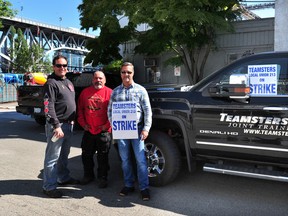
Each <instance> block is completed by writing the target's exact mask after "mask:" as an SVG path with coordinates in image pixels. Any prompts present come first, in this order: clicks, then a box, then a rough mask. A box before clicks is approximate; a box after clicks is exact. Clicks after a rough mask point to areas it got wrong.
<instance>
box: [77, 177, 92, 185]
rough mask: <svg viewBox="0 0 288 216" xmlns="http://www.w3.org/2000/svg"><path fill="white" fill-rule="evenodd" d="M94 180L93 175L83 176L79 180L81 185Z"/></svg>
mask: <svg viewBox="0 0 288 216" xmlns="http://www.w3.org/2000/svg"><path fill="white" fill-rule="evenodd" d="M92 181H94V177H88V176H84V177H83V178H82V179H81V180H80V184H81V185H87V184H89V183H90V182H92Z"/></svg>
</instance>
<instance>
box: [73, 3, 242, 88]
mask: <svg viewBox="0 0 288 216" xmlns="http://www.w3.org/2000/svg"><path fill="white" fill-rule="evenodd" d="M238 5H239V1H238V0H217V1H215V0H158V1H155V0H153V1H152V0H142V1H127V0H111V1H106V0H100V1H94V0H83V3H82V4H80V5H79V6H78V10H79V11H80V20H81V25H82V28H83V29H86V30H88V29H89V28H92V29H93V30H96V29H98V28H100V29H101V33H100V36H99V37H98V38H95V39H93V40H92V41H90V42H89V43H88V45H87V48H88V49H90V50H91V53H89V54H88V56H87V59H85V61H86V62H93V64H95V65H97V64H98V63H103V64H105V63H107V62H109V61H111V60H115V59H120V58H121V57H120V56H119V48H118V47H119V44H123V43H125V42H126V41H129V40H137V41H138V42H139V45H138V46H136V48H135V52H136V53H142V54H145V55H148V56H149V55H155V54H160V53H163V52H173V53H174V55H173V58H171V59H169V60H168V61H167V64H170V65H174V66H179V65H184V66H185V69H186V71H188V77H189V80H190V83H191V84H194V83H196V82H198V81H199V80H200V79H202V78H203V72H204V66H205V63H206V60H207V58H208V55H209V52H210V50H211V49H212V48H213V47H215V45H216V44H215V37H216V32H217V31H219V30H226V31H227V30H232V25H231V21H234V20H236V19H239V11H238V10H235V8H238V7H237V6H238ZM123 17H127V18H128V24H127V25H126V26H124V27H122V26H120V24H119V20H121V19H122V18H123ZM143 23H145V24H148V26H149V27H150V28H149V30H147V31H146V32H145V33H144V32H137V31H136V27H137V25H139V24H143Z"/></svg>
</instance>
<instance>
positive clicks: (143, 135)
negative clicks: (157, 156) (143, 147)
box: [140, 130, 149, 140]
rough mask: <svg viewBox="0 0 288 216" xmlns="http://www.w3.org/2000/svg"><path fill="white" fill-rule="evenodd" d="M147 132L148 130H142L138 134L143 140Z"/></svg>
mask: <svg viewBox="0 0 288 216" xmlns="http://www.w3.org/2000/svg"><path fill="white" fill-rule="evenodd" d="M148 134H149V132H148V131H145V130H142V132H141V134H140V137H141V140H145V139H146V138H147V137H148Z"/></svg>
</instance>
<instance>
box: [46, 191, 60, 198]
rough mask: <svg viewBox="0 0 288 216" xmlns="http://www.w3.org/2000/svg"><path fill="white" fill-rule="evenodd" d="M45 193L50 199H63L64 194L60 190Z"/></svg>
mask: <svg viewBox="0 0 288 216" xmlns="http://www.w3.org/2000/svg"><path fill="white" fill-rule="evenodd" d="M43 193H44V194H46V195H47V196H48V197H50V198H61V197H62V196H63V194H62V192H61V191H60V190H57V189H54V190H49V191H47V190H44V189H43Z"/></svg>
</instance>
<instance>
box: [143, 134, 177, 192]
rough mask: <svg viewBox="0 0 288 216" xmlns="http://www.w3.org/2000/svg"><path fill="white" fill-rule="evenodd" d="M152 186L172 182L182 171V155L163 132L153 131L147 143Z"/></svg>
mask: <svg viewBox="0 0 288 216" xmlns="http://www.w3.org/2000/svg"><path fill="white" fill-rule="evenodd" d="M145 150H146V157H147V162H148V175H149V182H150V185H151V186H164V185H166V184H168V183H170V182H172V181H173V180H174V179H175V178H176V177H177V175H178V173H179V171H180V169H181V154H180V151H179V149H178V147H177V146H176V144H175V142H174V141H173V139H172V138H170V137H169V136H168V135H167V134H166V133H163V132H161V131H156V130H155V131H151V132H150V134H149V136H148V138H147V139H146V141H145Z"/></svg>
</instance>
